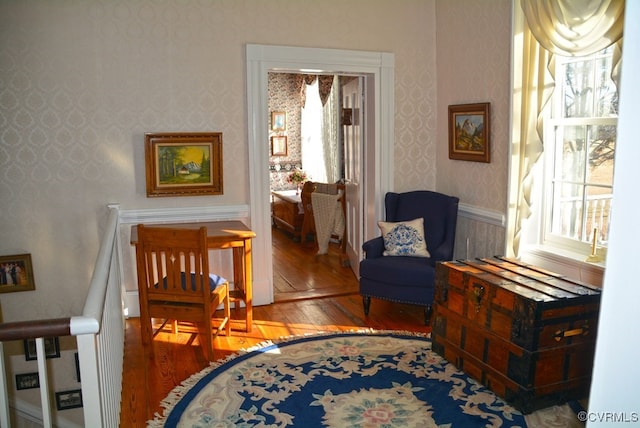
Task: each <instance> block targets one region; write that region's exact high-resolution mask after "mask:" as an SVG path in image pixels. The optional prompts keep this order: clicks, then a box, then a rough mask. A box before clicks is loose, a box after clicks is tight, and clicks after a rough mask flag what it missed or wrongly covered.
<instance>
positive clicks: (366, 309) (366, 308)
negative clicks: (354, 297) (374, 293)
mask: <svg viewBox="0 0 640 428" xmlns="http://www.w3.org/2000/svg"><path fill="white" fill-rule="evenodd" d="M362 305H363V306H364V315H365V316H367V315H369V308H370V307H371V297H370V296H362Z"/></svg>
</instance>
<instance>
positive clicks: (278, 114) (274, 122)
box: [271, 111, 287, 131]
mask: <svg viewBox="0 0 640 428" xmlns="http://www.w3.org/2000/svg"><path fill="white" fill-rule="evenodd" d="M271 130H272V131H286V130H287V113H285V112H283V111H272V112H271Z"/></svg>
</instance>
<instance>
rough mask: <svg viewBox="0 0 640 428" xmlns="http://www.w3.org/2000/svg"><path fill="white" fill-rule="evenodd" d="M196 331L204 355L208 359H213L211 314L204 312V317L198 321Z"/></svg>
mask: <svg viewBox="0 0 640 428" xmlns="http://www.w3.org/2000/svg"><path fill="white" fill-rule="evenodd" d="M198 333H199V336H200V343H201V345H202V350H203V352H204V357H205V358H206V359H208V360H209V361H213V360H214V358H213V329H212V327H211V314H204V319H203V320H202V321H201V322H199V323H198Z"/></svg>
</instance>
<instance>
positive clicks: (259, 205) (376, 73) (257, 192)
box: [247, 45, 394, 305]
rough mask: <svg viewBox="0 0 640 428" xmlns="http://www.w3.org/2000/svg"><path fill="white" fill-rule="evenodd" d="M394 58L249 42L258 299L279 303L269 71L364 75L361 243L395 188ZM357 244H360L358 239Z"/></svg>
mask: <svg viewBox="0 0 640 428" xmlns="http://www.w3.org/2000/svg"><path fill="white" fill-rule="evenodd" d="M393 63H394V57H393V54H390V53H381V52H363V51H346V50H337V49H319V48H298V47H286V46H267V45H248V46H247V115H248V140H249V174H250V177H249V179H250V183H249V186H250V189H249V190H250V207H249V208H250V223H251V224H250V226H251V228H252V230H253V231H254V232H255V233H256V238H255V239H254V240H253V246H252V255H253V257H252V258H253V272H254V275H253V297H254V299H253V303H254V305H264V304H269V303H272V302H273V301H274V292H273V265H272V260H273V248H272V237H271V233H272V231H271V215H270V214H271V209H270V208H271V207H270V197H269V173H268V170H267V169H266V168H265V165H268V163H269V149H268V145H267V144H266V142H267V141H269V121H270V118H269V117H268V88H267V83H268V73H269V72H291V73H295V72H298V73H299V72H303V73H319V74H353V75H364V76H366V78H365V84H364V90H365V94H366V102H367V104H366V108H365V110H366V111H368V112H369V114H370V118H368V119H366V120H365V122H364V123H363V126H365V127H366V131H365V132H366V134H367V143H366V144H365V147H364V150H363V152H362V156H363V159H362V165H363V168H364V170H363V175H364V177H365V178H366V179H365V180H364V181H365V182H366V183H367V187H366V189H362V209H361V210H360V211H359V212H353V215H357V216H359V218H360V219H361V220H362V228H361V235H360V236H359V237H354V238H356V239H358V240H359V241H360V243H361V242H362V241H363V240H365V239H368V238H369V237H373V236H375V235H376V234H377V231H376V226H375V225H376V219H377V218H381V215H382V214H383V197H381V196H380V195H384V194H385V193H386V192H388V191H390V190H392V189H393V179H392V177H393V133H394V132H393V131H394V129H393V115H394V102H393V99H394V73H393V67H394V64H393ZM353 244H354V248H356V247H359V245H356V243H355V242H354V243H353Z"/></svg>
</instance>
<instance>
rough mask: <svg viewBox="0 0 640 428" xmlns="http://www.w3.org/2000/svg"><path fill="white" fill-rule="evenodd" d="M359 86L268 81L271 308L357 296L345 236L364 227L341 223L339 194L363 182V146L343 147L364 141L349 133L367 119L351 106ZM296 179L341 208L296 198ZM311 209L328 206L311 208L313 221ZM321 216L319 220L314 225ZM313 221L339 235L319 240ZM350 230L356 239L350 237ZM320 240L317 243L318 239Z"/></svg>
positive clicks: (334, 78)
mask: <svg viewBox="0 0 640 428" xmlns="http://www.w3.org/2000/svg"><path fill="white" fill-rule="evenodd" d="M363 81H364V76H357V75H316V74H309V73H275V72H269V74H268V94H269V97H268V117H270V118H271V121H270V127H269V136H270V138H269V139H270V142H269V150H270V157H269V181H270V198H271V217H272V220H273V221H272V226H273V227H272V235H271V236H272V255H273V259H272V260H273V264H272V267H273V286H274V300H275V301H276V302H280V301H290V300H297V299H303V298H314V297H327V296H335V295H344V294H352V293H354V292H356V291H357V289H358V284H357V276H356V275H357V274H356V272H357V266H355V268H356V269H355V272H354V271H352V270H351V266H350V262H349V261H347V260H348V255H347V251H346V248H347V241H348V240H347V237H348V236H354V235H356V236H359V235H361V232H360V229H361V227H362V226H361V223H362V221H361V216H357V218H348V220H349V221H345V219H347V217H348V216H347V215H346V214H347V211H346V199H345V195H344V193H345V188H346V182H347V181H348V183H349V185H350V188H349V190H350V192H352V193H353V192H357V191H359V190H360V188H359V187H357V186H356V184H357V183H358V182H359V181H360V180H361V177H362V176H363V174H362V170H363V165H362V159H363V156H362V153H361V152H362V150H363V144H362V142H361V141H357V144H350V145H348V144H347V143H353V137H354V136H357V137H359V138H362V136H363V135H364V133H363V132H354V129H356V128H358V127H359V125H360V123H361V122H362V121H361V120H354V119H353V117H352V116H353V114H362V115H363V116H364V113H363V112H364V109H363V108H353V105H352V104H353V103H354V99H357V102H358V104H360V103H361V99H362V98H363V93H362V90H361V89H362V88H361V87H362V82H363ZM354 83H355V84H354ZM348 91H351V92H348ZM347 92H348V93H347ZM346 113H349V114H348V115H347V114H346ZM278 119H280V120H278ZM276 142H278V144H277V145H276ZM345 166H347V167H345ZM298 178H302V179H303V180H305V181H311V182H312V183H313V185H312V186H305V187H304V189H305V191H306V190H307V189H311V188H315V189H317V192H320V193H325V192H333V193H337V195H336V196H334V197H337V198H339V200H338V201H335V202H334V201H333V199H332V197H330V196H325V195H326V194H325V195H322V196H323V197H326V198H327V199H324V198H321V199H315V200H312V199H313V198H311V197H310V195H309V194H308V193H305V194H304V195H303V192H301V188H302V185H301V183H298V182H297V181H296V180H297V179H298ZM310 184H311V183H310ZM362 187H364V186H362ZM340 195H342V196H340ZM314 197H315V194H314ZM353 201H355V202H357V203H360V202H361V201H362V198H361V196H359V195H358V196H357V197H352V198H351V199H350V202H352V203H353ZM314 204H328V205H325V206H323V207H322V208H323V209H320V207H318V206H316V207H314V208H313V211H315V214H316V215H314V214H311V211H312V205H314ZM329 207H334V209H330V208H329ZM318 210H319V211H318ZM336 210H337V211H336ZM354 211H355V212H362V207H361V206H358V207H355V208H354ZM318 213H320V214H322V216H323V217H322V218H319V217H318V215H317V214H318ZM328 218H331V220H328ZM323 220H324V221H323ZM316 221H320V225H322V224H326V223H327V222H328V221H331V228H332V230H338V232H335V233H333V234H332V235H331V236H328V235H327V234H322V233H320V234H316V233H315V223H316ZM311 223H314V224H313V225H311ZM347 225H349V226H351V227H353V228H354V229H356V232H357V233H355V234H350V233H349V231H348V230H347V228H346V226H347ZM309 231H311V233H308V232H309ZM343 231H344V232H343ZM319 236H321V237H322V238H320V239H318V237H319ZM319 240H320V241H322V242H319ZM352 241H354V242H355V240H352ZM358 244H360V243H359V242H358ZM320 248H322V250H320ZM351 252H352V253H353V254H354V257H353V259H354V263H356V264H357V261H358V259H357V256H355V254H356V252H355V251H353V249H352V251H351Z"/></svg>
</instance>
